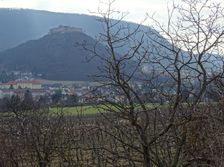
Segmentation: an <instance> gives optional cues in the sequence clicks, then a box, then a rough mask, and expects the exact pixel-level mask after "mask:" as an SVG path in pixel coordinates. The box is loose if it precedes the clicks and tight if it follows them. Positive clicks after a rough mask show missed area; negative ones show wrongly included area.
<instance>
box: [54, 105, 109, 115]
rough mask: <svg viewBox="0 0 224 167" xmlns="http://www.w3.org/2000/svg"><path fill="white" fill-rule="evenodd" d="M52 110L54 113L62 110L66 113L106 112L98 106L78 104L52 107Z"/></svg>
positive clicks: (89, 113)
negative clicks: (75, 105)
mask: <svg viewBox="0 0 224 167" xmlns="http://www.w3.org/2000/svg"><path fill="white" fill-rule="evenodd" d="M50 111H51V112H52V113H60V112H62V113H63V114H65V115H79V114H80V115H81V114H83V115H91V114H97V113H100V112H106V111H103V110H100V109H99V108H97V107H94V106H77V107H64V108H51V109H50Z"/></svg>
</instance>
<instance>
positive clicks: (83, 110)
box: [50, 103, 159, 115]
mask: <svg viewBox="0 0 224 167" xmlns="http://www.w3.org/2000/svg"><path fill="white" fill-rule="evenodd" d="M146 107H147V108H148V109H153V108H156V107H159V105H158V104H152V103H150V104H146ZM106 108H107V107H105V106H103V105H98V106H91V105H88V106H77V107H64V108H60V107H59V108H56V107H55V108H51V109H50V111H51V112H52V113H60V112H62V113H63V114H65V115H79V114H83V115H92V114H93V115H94V114H99V113H105V112H108V111H107V109H106ZM108 108H110V107H108Z"/></svg>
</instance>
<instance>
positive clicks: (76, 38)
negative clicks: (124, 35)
mask: <svg viewBox="0 0 224 167" xmlns="http://www.w3.org/2000/svg"><path fill="white" fill-rule="evenodd" d="M83 42H85V43H88V44H90V45H93V44H95V43H96V41H95V40H94V39H93V38H92V37H90V36H88V35H86V34H85V33H83V32H81V31H79V29H78V31H66V32H51V33H48V34H47V35H45V36H44V37H42V38H40V39H38V40H31V41H28V42H25V43H23V44H21V45H19V46H17V47H15V48H12V49H8V50H6V51H3V52H1V53H0V68H1V70H7V71H11V70H18V71H25V72H27V71H28V72H32V73H34V74H42V75H43V78H45V79H51V80H88V79H89V76H90V75H91V74H95V73H96V71H97V70H96V69H97V66H99V63H100V62H99V60H96V59H92V60H91V61H88V59H89V58H90V57H91V56H92V55H91V54H90V52H88V51H86V50H84V49H83V47H81V46H80V45H79V44H80V43H83ZM97 49H98V50H99V52H100V53H102V54H103V53H104V51H105V48H104V46H103V45H99V46H98V47H97Z"/></svg>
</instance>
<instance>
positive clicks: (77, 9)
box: [0, 0, 168, 22]
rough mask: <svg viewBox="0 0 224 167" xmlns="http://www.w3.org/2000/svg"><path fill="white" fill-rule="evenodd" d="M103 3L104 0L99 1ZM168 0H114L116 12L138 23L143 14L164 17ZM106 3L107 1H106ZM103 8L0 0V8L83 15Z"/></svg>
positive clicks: (89, 3) (64, 1) (84, 0)
mask: <svg viewBox="0 0 224 167" xmlns="http://www.w3.org/2000/svg"><path fill="white" fill-rule="evenodd" d="M101 1H104V2H105V0H101ZM167 1H168V0H116V3H115V5H116V8H117V9H118V10H121V11H124V12H129V15H128V16H127V18H126V20H129V21H134V22H140V21H142V20H143V19H144V18H145V14H146V13H147V12H148V13H150V14H153V13H155V12H156V13H157V15H158V17H160V18H163V17H165V15H166V13H165V11H166V7H167ZM106 2H107V0H106ZM99 6H100V7H103V5H102V3H99V0H0V7H3V8H8V7H10V8H29V9H39V10H48V11H55V12H69V13H84V14H91V13H90V11H93V12H94V11H97V9H98V7H99Z"/></svg>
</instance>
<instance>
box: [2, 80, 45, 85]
mask: <svg viewBox="0 0 224 167" xmlns="http://www.w3.org/2000/svg"><path fill="white" fill-rule="evenodd" d="M19 83H24V84H25V83H31V84H41V82H40V81H38V80H18V81H10V82H7V83H1V84H0V85H16V84H19Z"/></svg>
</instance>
